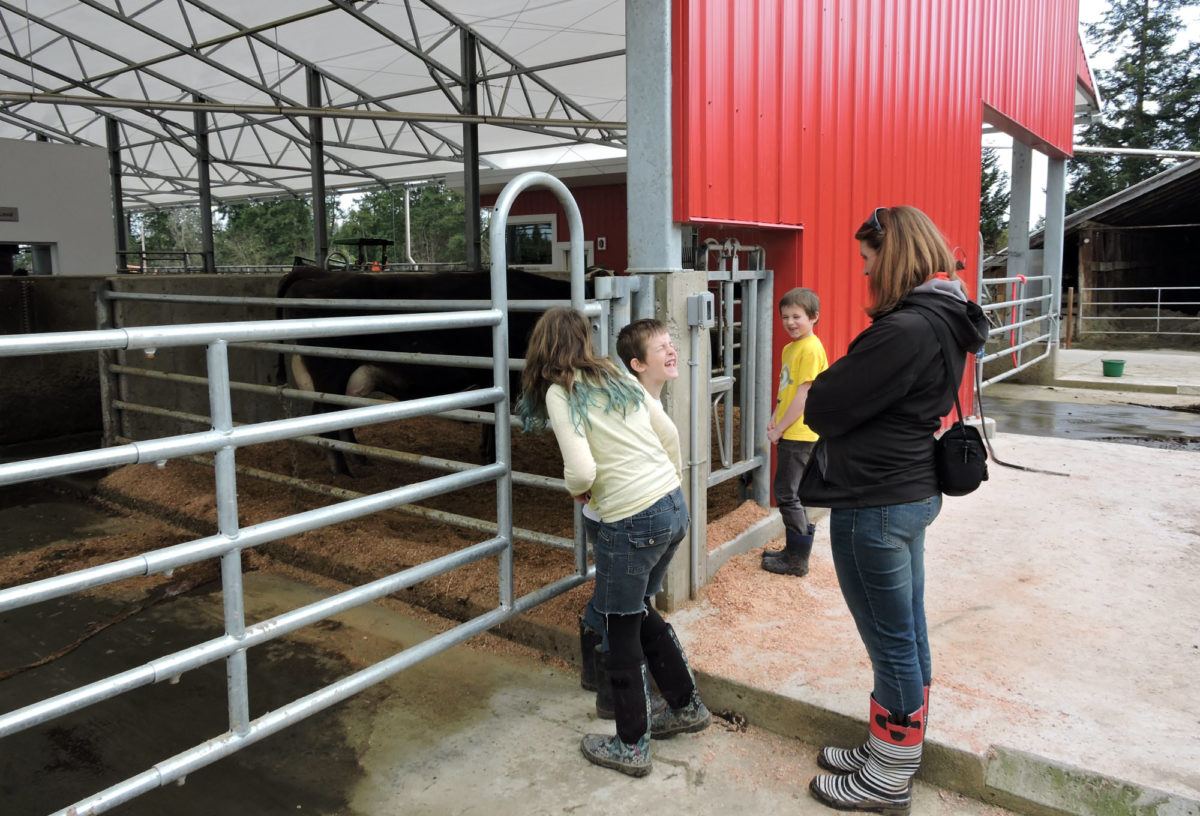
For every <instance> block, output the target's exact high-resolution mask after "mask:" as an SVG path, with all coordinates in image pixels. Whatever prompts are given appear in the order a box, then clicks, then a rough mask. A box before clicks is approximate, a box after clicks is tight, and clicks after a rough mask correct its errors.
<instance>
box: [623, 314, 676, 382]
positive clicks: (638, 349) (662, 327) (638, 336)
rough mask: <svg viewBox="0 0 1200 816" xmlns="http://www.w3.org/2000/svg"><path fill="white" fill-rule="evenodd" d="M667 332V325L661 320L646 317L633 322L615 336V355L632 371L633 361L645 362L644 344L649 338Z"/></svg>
mask: <svg viewBox="0 0 1200 816" xmlns="http://www.w3.org/2000/svg"><path fill="white" fill-rule="evenodd" d="M666 330H667V324H666V323H663V322H662V321H661V320H655V319H654V318H652V317H647V318H645V319H643V320H635V321H633V322H632V323H630V324H629V325H628V326H626V327H625V328H623V329H621V332H620V334H618V335H617V355H618V356H619V357H620V358H621V362H623V363H625V367H626V368H628V369H629V370H630V371H633V361H634V360H641V361H642V362H643V363H644V362H646V344H647V343H649V342H650V338H652V337H654V336H655V335H657V334H662V333H663V332H665V331H666Z"/></svg>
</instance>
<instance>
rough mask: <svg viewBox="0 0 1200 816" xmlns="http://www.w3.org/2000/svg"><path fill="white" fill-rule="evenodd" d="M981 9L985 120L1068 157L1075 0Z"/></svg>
mask: <svg viewBox="0 0 1200 816" xmlns="http://www.w3.org/2000/svg"><path fill="white" fill-rule="evenodd" d="M983 11H984V14H983V19H984V22H983V27H984V40H983V41H984V48H985V59H984V63H983V65H984V74H983V101H984V103H985V104H986V105H987V106H988V107H989V108H991V109H992V110H991V111H988V112H987V114H986V116H987V118H988V119H989V121H994V122H995V123H997V124H1000V125H1002V126H1006V127H1013V128H1015V130H1017V131H1018V133H1020V134H1021V136H1022V140H1023V141H1026V142H1029V143H1030V144H1033V145H1034V146H1036V147H1038V148H1039V149H1041V150H1044V151H1046V152H1049V153H1052V154H1054V155H1056V156H1058V157H1064V156H1068V155H1070V152H1071V133H1072V118H1073V111H1074V107H1075V78H1076V75H1077V74H1078V59H1079V51H1080V48H1081V46H1080V45H1079V44H1078V43H1079V35H1078V32H1077V29H1078V25H1079V3H1078V0H984V9H983ZM993 112H994V113H995V114H998V116H994V115H993Z"/></svg>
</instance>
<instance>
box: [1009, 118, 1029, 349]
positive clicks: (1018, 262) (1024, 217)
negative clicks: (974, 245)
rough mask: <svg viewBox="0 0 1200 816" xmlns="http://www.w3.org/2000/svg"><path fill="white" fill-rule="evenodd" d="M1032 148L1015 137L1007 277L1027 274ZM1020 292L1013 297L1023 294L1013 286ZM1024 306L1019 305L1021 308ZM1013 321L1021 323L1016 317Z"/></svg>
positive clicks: (1023, 293) (1016, 343) (1020, 338)
mask: <svg viewBox="0 0 1200 816" xmlns="http://www.w3.org/2000/svg"><path fill="white" fill-rule="evenodd" d="M1032 179H1033V149H1032V148H1031V147H1030V146H1029V145H1027V144H1025V143H1023V142H1019V141H1017V140H1015V139H1014V140H1013V147H1012V194H1011V196H1010V197H1009V202H1010V203H1009V218H1008V277H1010V278H1015V277H1018V276H1020V275H1028V274H1029V205H1030V196H1031V194H1032V190H1033V187H1032V184H1033V180H1032ZM1015 288H1017V289H1018V290H1019V291H1020V295H1018V296H1017V298H1015V299H1017V300H1020V299H1023V298H1024V297H1025V286H1024V284H1021V285H1020V286H1018V287H1015ZM1021 308H1022V309H1023V308H1024V307H1023V306H1022V307H1021ZM1013 322H1014V323H1019V322H1021V318H1020V317H1018V318H1017V319H1016V320H1014V321H1013ZM1016 331H1017V336H1016V340H1015V342H1014V343H1013V345H1020V344H1021V342H1022V337H1021V334H1022V330H1021V329H1017V330H1016Z"/></svg>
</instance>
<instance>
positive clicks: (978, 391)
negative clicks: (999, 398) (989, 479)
mask: <svg viewBox="0 0 1200 816" xmlns="http://www.w3.org/2000/svg"><path fill="white" fill-rule="evenodd" d="M909 306H911V307H912V308H914V309H916V310H917V313H918V314H919V315H921V317H923V318H925V321H926V322H927V323H928V324H929V325H930V326H931V327H932V328H933V333H934V334H935V335H937V338H938V345H939V346H941V349H942V360H944V361H945V363H946V370H947V372H948V373H949V376H950V387H951V388H952V389H953V390H954V407H955V408H957V409H958V416H959V420H958V424H960V425H961V424H962V415H963V412H962V406H961V405H959V402H958V389H957V388H955V383H954V372H953V371H952V370H951V369H950V359H949V357H947V356H946V346H945V343H944V342H943V339H942V332H940V331H938V327H937V325H936V324H935V323H934V322H933V321H932V320H930V319H929V315H930V314H932V315H933V316H934V317H936V318H937V319H938V320H939V321H941V323H942V324H943V325H944V326H945V327H946V330H947V331H948V330H949V328H950V324H949V323H948V322H947V321H946V318H944V317H942V316H941V315H940V314H938V313H937V312H935V311H934V310H933V309H930V308H928V307H926V306H921V305H920V304H917V303H910V304H909ZM980 379H981V378H980V375H979V367H978V366H976V367H975V376H973V377H972V378H971V380H972V384H973V385H974V386H975V404H976V405H978V406H979V419H980V422H981V423H983V424H984V428H983V430H982V432H981V433H980V434H979V435H980V436H981V437H983V444H984V446H985V447H986V448H987V452H988V458H990V459H991V460H992V461H993V462H995V463H996V464H997V465H1001V466H1002V467H1006V468H1012V469H1013V470H1023V471H1025V472H1027V473H1043V474H1045V475H1047V476H1066V477H1070V475H1071V474H1069V473H1060V472H1059V471H1057V470H1042V469H1041V468H1035V467H1028V466H1026V465H1014V464H1012V463H1011V462H1005V461H1004V460H1003V459H1001V458H1000V457H998V456H997V455H996V451H994V450H993V449H992V440H991V439H989V438H988V435H987V426H986V420H985V418H984V415H983V383H982V382H981V381H980Z"/></svg>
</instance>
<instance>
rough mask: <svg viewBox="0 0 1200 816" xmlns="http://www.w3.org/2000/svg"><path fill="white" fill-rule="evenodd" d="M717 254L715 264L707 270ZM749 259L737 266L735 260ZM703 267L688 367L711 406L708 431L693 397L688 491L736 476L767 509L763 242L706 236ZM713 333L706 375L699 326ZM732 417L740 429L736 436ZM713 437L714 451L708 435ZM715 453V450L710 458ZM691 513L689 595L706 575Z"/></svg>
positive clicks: (768, 311)
mask: <svg viewBox="0 0 1200 816" xmlns="http://www.w3.org/2000/svg"><path fill="white" fill-rule="evenodd" d="M713 255H716V260H717V268H716V269H715V270H709V268H708V267H709V263H710V258H711V257H712V256H713ZM742 256H745V257H746V259H747V264H746V268H744V269H743V268H742V266H741V262H740V259H741V257H742ZM702 268H703V269H704V270H705V271H707V272H708V282H709V291H708V292H706V293H702V294H700V295H693V296H692V297H693V299H694V300H695V303H696V305H695V307H694V308H689V321H688V322H689V324H690V330H691V338H690V349H691V350H690V355H689V356H690V359H689V361H688V366H689V371H690V374H691V377H692V383H691V393H692V394H705V395H707V396H706V402H707V403H708V404H709V405H710V406H711V408H712V422H713V428H712V432H711V433H707V432H706V431H707V430H708V429H706V428H704V427H703V426H702V423H701V422H700V418H699V414H700V410H699V409H700V404H701V403H700V400H699V399H698V398H697V399H693V400H692V403H691V406H690V416H689V425H690V433H691V440H690V443H691V450H692V451H694V452H696V451H698V452H700V453H699V455H698V456H697V455H696V454H693V463H692V464H693V467H692V470H691V475H692V484H691V490H692V495H699V493H700V491H701V490H708V489H710V488H713V487H716V486H717V485H719V484H722V483H724V482H727V481H729V480H730V479H734V478H738V477H741V478H742V490H741V495H742V497H743V498H751V499H753V500H754V501H755V502H757V503H758V504H760V505H761V506H763V507H770V506H771V497H770V477H771V449H770V445H769V444H768V442H767V421H768V417H769V415H770V412H771V382H772V369H771V337H772V325H773V324H772V320H773V317H774V278H775V275H774V273H773V272H772V271H771V270H769V269H767V268H766V252H765V250H764V249H763V248H762V247H758V246H749V245H742V244H740V243H738V242H737V241H736V240H733V239H730V240H727V241H725V242H724V243H721V242H718V241H715V240H713V239H709V240H708V241H707V242H706V243H705V244H704V247H703V263H702ZM704 328H707V329H709V331H710V332H712V342H710V343H709V348H710V350H711V352H712V359H711V361H710V362H711V366H710V370H709V371H708V372H707V374H708V376H707V377H705V376H703V375H702V372H701V367H700V360H702V359H703V354H702V353H701V352H702V348H701V343H703V342H704V339H703V332H702V329H704ZM735 414H737V415H739V417H738V418H739V421H740V433H738V434H736V438H735V433H734V428H735V421H734V420H735ZM714 439H715V440H716V450H715V451H714V450H713V445H712V440H714ZM714 454H715V455H714ZM698 515H699V514H697V513H693V514H692V530H691V542H692V546H691V557H692V564H691V570H690V573H691V576H692V578H691V587H690V589H691V595H692V596H693V597H694V596H695V594H696V592H697V591H698V590H699V588H700V587H701V586H702V585H703V584H704V583H706V582H707V580H708V577H709V576H710V575H711V572H712V571H711V570H710V568H709V562H708V546H707V541H706V536H705V534H704V528H705V523H706V520H705V519H703V518H697V516H698Z"/></svg>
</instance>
